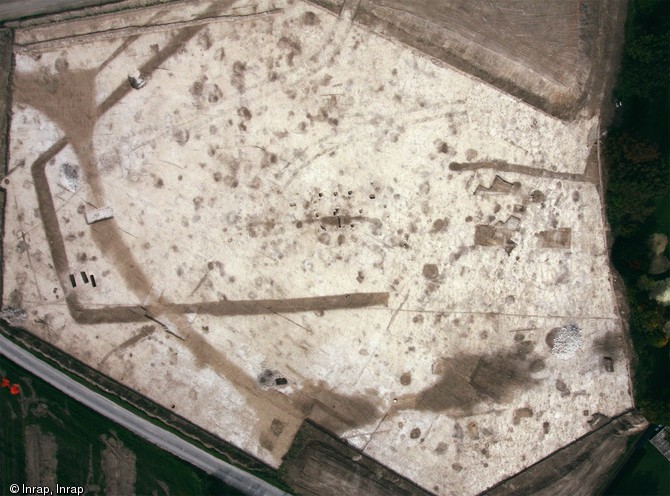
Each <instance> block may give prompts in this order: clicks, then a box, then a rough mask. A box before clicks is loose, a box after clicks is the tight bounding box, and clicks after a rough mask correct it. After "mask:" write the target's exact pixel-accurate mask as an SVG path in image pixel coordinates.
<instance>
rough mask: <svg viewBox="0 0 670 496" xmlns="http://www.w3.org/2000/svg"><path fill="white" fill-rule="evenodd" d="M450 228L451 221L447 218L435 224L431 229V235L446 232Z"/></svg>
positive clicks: (438, 220) (436, 221)
mask: <svg viewBox="0 0 670 496" xmlns="http://www.w3.org/2000/svg"><path fill="white" fill-rule="evenodd" d="M448 226H449V219H446V218H444V219H437V220H435V221H434V222H433V227H432V228H431V230H430V232H431V234H436V233H440V232H443V231H446V229H447V227H448Z"/></svg>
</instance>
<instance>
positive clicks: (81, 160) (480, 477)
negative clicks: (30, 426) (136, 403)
mask: <svg viewBox="0 0 670 496" xmlns="http://www.w3.org/2000/svg"><path fill="white" fill-rule="evenodd" d="M624 18H625V4H624V2H622V1H620V0H564V1H560V2H558V1H555V0H502V1H488V0H487V1H484V0H482V1H466V0H451V1H447V0H440V1H435V2H433V1H429V0H412V1H400V0H345V1H337V0H313V1H302V0H287V1H282V0H276V1H270V0H257V1H222V0H217V1H213V0H207V1H199V0H197V1H196V0H193V1H188V2H169V3H156V2H153V3H152V2H147V1H145V2H138V1H131V2H121V3H116V4H111V5H109V6H105V7H93V8H88V9H84V10H79V11H73V12H65V13H61V14H57V15H53V16H47V17H40V18H37V19H34V20H30V19H29V20H24V21H20V22H18V21H17V22H16V23H15V24H14V25H13V26H12V30H13V31H12V33H13V38H12V39H11V40H8V41H6V42H5V46H6V47H8V48H7V49H8V50H11V57H12V65H11V73H9V77H8V78H7V79H8V80H7V81H6V82H5V83H3V84H4V85H5V86H4V87H3V88H2V89H3V99H4V100H3V102H4V103H3V105H5V106H6V108H5V111H6V112H7V113H10V114H11V119H10V120H9V123H8V126H7V129H6V140H7V150H6V154H7V157H6V163H5V164H4V165H5V170H4V174H3V178H2V188H3V193H4V233H3V254H2V261H3V274H2V275H3V278H2V308H3V316H4V319H5V320H6V321H8V322H9V323H10V324H11V325H12V326H14V327H17V328H21V329H24V330H25V331H27V332H28V333H30V335H32V336H34V337H35V338H37V339H39V340H40V341H43V342H45V343H47V344H48V345H50V346H52V347H53V348H54V349H57V350H60V351H61V352H63V353H65V354H67V355H69V356H71V357H73V358H75V359H77V360H78V361H80V362H83V363H84V364H85V365H86V366H88V367H89V368H90V369H92V370H95V371H97V372H99V373H100V374H102V375H104V376H106V377H108V378H110V379H112V380H113V381H115V382H116V383H118V384H119V385H121V386H122V387H124V388H127V389H128V390H131V391H134V392H135V393H138V394H139V395H141V396H142V397H144V398H146V399H147V401H150V402H152V403H155V404H157V405H159V406H160V407H161V408H162V409H164V410H165V411H167V412H169V413H170V414H173V415H174V416H176V417H179V418H183V419H186V420H187V421H188V422H190V423H192V424H193V425H195V426H197V427H198V428H200V429H202V430H203V431H205V432H208V433H210V434H212V435H213V436H215V437H216V438H218V439H220V440H221V441H222V442H225V443H228V444H229V445H231V446H234V447H236V448H239V449H240V450H241V451H243V452H245V453H246V454H248V455H249V456H250V457H251V458H253V459H256V460H257V461H259V462H261V463H262V464H264V465H266V466H268V467H269V468H270V469H276V470H278V471H279V473H281V474H282V477H284V480H285V481H287V484H288V485H289V486H290V487H291V488H292V490H293V491H295V493H296V494H319V495H320V494H372V495H385V494H422V495H423V494H436V495H445V496H446V495H453V496H468V495H477V494H481V493H490V494H522V493H524V491H526V493H532V494H544V493H543V491H545V492H546V494H561V492H560V491H561V490H563V491H567V490H568V489H567V488H571V489H570V491H571V492H569V494H590V493H591V492H592V491H593V490H595V489H594V488H597V487H600V486H599V485H600V484H602V480H603V479H602V478H603V477H605V475H602V474H600V475H598V474H599V472H598V471H599V470H601V471H602V470H604V468H607V467H609V466H610V465H611V463H613V462H614V460H615V459H616V458H617V456H619V455H620V454H621V453H623V450H624V448H625V446H626V440H627V436H628V435H629V433H631V432H637V431H639V429H640V426H639V421H638V420H637V419H636V418H635V417H631V414H630V413H629V412H631V411H632V410H633V407H634V405H633V399H632V392H631V387H630V359H629V358H630V353H629V350H628V339H627V336H626V332H625V323H624V320H623V318H622V316H621V313H620V308H619V307H620V304H619V301H618V298H619V297H618V294H619V290H618V289H617V284H616V278H615V275H614V273H613V270H612V269H611V267H610V262H609V256H608V251H609V249H608V227H607V222H606V219H605V216H604V209H603V197H602V181H603V178H602V174H601V170H600V168H601V167H600V150H599V138H600V135H601V131H600V112H601V107H602V106H603V105H604V101H605V100H606V99H607V98H609V96H608V95H609V93H608V88H610V86H611V83H612V81H611V80H612V77H611V73H612V71H613V70H614V69H613V67H612V65H613V60H615V59H616V51H617V50H618V49H620V44H621V38H622V29H623V22H624ZM608 102H609V100H608ZM594 436H600V437H594ZM589 443H591V445H589V448H588V449H587V450H586V451H584V449H583V448H584V446H585V445H587V444H589ZM566 450H573V451H566ZM580 450H581V451H580ZM561 456H562V457H563V458H561ZM608 457H609V458H608ZM610 459H611V460H610ZM608 460H610V461H608ZM608 463H610V465H608ZM601 466H602V467H604V468H602V467H601ZM571 473H572V476H571V477H567V476H568V475H570V474H571ZM575 474H581V475H579V476H576V475H575ZM594 474H595V475H594ZM599 477H600V478H599ZM570 484H572V486H570ZM580 491H585V492H580Z"/></svg>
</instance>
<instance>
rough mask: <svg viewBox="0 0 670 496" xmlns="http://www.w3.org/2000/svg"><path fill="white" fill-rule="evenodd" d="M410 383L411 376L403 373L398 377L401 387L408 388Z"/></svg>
mask: <svg viewBox="0 0 670 496" xmlns="http://www.w3.org/2000/svg"><path fill="white" fill-rule="evenodd" d="M411 383H412V374H410V373H409V372H405V373H404V374H403V375H401V376H400V384H402V385H403V386H409V385H410V384H411Z"/></svg>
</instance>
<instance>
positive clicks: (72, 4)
mask: <svg viewBox="0 0 670 496" xmlns="http://www.w3.org/2000/svg"><path fill="white" fill-rule="evenodd" d="M118 1H119V0H0V21H9V20H13V19H20V18H21V17H28V16H33V15H39V14H53V13H55V12H61V11H63V10H71V9H81V8H83V7H90V6H91V5H101V4H104V3H114V2H118Z"/></svg>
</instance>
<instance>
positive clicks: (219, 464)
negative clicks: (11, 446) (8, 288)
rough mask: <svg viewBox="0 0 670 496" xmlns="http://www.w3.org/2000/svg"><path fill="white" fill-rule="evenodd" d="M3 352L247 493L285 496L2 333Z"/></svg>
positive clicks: (69, 392) (29, 369)
mask: <svg viewBox="0 0 670 496" xmlns="http://www.w3.org/2000/svg"><path fill="white" fill-rule="evenodd" d="M0 354H1V355H4V356H6V357H7V358H9V359H10V360H11V361H13V362H15V363H16V364H18V365H19V366H21V367H23V368H24V369H26V370H28V371H30V372H32V373H33V374H35V375H36V376H37V377H39V378H40V379H42V380H44V381H46V382H48V383H49V384H51V385H52V386H54V387H56V388H58V389H60V390H61V391H62V392H63V393H65V394H67V395H68V396H70V397H71V398H74V399H75V400H77V401H79V402H80V403H82V404H84V405H86V406H87V407H89V408H91V409H93V410H95V411H96V412H98V413H100V414H101V415H104V416H105V417H107V418H109V419H110V420H112V421H114V422H116V423H118V424H120V425H122V426H123V427H125V428H126V429H128V430H129V431H132V432H134V433H135V434H137V435H139V436H141V437H142V438H144V439H146V440H147V441H149V442H151V443H153V444H155V445H156V446H159V447H160V448H163V449H164V450H167V451H169V452H170V453H172V454H174V455H176V456H178V457H179V458H181V459H183V460H186V461H187V462H189V463H191V464H193V465H195V466H196V467H198V468H200V469H202V470H204V471H205V472H207V473H209V474H212V475H214V476H215V477H218V478H219V479H221V480H222V481H224V482H225V483H226V484H228V485H229V486H232V487H234V488H236V489H238V490H239V491H241V492H243V493H244V494H247V495H253V496H261V495H263V496H265V495H267V496H275V495H276V496H283V495H286V493H285V492H283V491H280V490H279V489H277V488H276V487H273V486H271V485H270V484H268V483H267V482H264V481H262V480H260V479H258V478H256V477H254V476H252V475H250V474H248V473H247V472H245V471H243V470H240V469H238V468H237V467H233V466H232V465H230V464H228V463H226V462H224V461H222V460H219V459H218V458H216V457H215V456H212V455H210V454H209V453H207V452H205V451H203V450H201V449H200V448H197V447H196V446H193V445H192V444H190V443H189V442H187V441H184V440H183V439H182V438H180V437H178V436H176V435H174V434H172V433H171V432H168V431H166V430H164V429H161V428H160V427H158V426H156V425H154V424H152V423H151V422H148V421H147V420H144V419H143V418H141V417H138V416H137V415H135V414H133V413H131V412H129V411H128V410H126V409H124V408H122V407H120V406H119V405H117V404H116V403H114V402H113V401H110V400H108V399H107V398H105V397H103V396H100V395H99V394H97V393H95V392H93V391H91V390H90V389H88V388H87V387H85V386H83V385H82V384H79V383H78V382H76V381H74V380H73V379H70V378H69V377H68V376H66V375H65V374H63V373H62V372H59V371H58V370H56V369H55V368H53V367H51V366H50V365H47V364H46V363H44V362H43V361H41V360H40V359H38V358H37V357H35V356H34V355H32V354H30V353H28V352H27V351H25V350H24V349H23V348H21V347H19V346H17V345H15V344H14V343H12V342H11V341H9V340H8V339H7V338H5V337H4V336H0Z"/></svg>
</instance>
